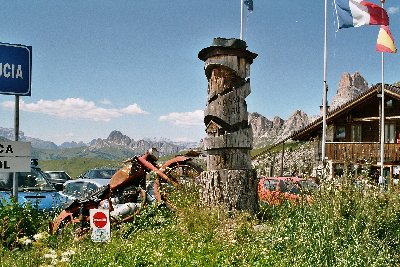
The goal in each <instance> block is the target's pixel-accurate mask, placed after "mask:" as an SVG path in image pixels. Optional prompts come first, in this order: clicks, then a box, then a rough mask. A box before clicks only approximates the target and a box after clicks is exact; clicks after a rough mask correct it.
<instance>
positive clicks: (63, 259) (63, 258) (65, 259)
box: [60, 257, 69, 262]
mask: <svg viewBox="0 0 400 267" xmlns="http://www.w3.org/2000/svg"><path fill="white" fill-rule="evenodd" d="M60 261H61V262H69V258H68V257H62V258H61V260H60Z"/></svg>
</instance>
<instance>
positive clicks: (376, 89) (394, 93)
mask: <svg viewBox="0 0 400 267" xmlns="http://www.w3.org/2000/svg"><path fill="white" fill-rule="evenodd" d="M381 90H382V84H381V83H378V84H375V85H373V86H371V88H370V89H369V90H367V91H365V92H364V93H362V94H360V95H359V96H357V97H356V98H353V99H351V100H349V101H347V102H346V103H344V104H343V105H341V106H338V107H337V108H335V109H333V110H331V111H329V112H328V113H327V114H326V121H327V122H329V121H332V120H333V119H335V118H337V117H338V116H340V115H342V114H343V113H346V112H347V111H349V110H351V109H353V108H354V107H356V106H358V105H360V104H362V103H363V102H364V101H365V100H366V99H369V98H371V97H376V95H377V94H378V93H380V92H381ZM385 95H390V96H391V97H394V98H397V99H400V87H399V86H394V85H390V84H385ZM322 120H323V117H322V116H321V117H319V118H318V119H316V120H315V121H313V122H311V123H310V124H308V125H307V126H305V127H303V128H301V129H299V130H297V131H295V132H294V133H292V134H291V135H290V136H288V137H287V138H285V139H284V140H282V141H280V142H279V143H282V142H285V141H287V140H289V139H293V140H299V139H301V137H304V136H306V135H307V134H308V133H310V132H311V131H314V130H316V129H318V128H321V129H322V122H323V121H322ZM279 143H278V144H279Z"/></svg>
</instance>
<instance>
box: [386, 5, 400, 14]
mask: <svg viewBox="0 0 400 267" xmlns="http://www.w3.org/2000/svg"><path fill="white" fill-rule="evenodd" d="M387 12H388V13H389V14H396V13H399V7H398V6H397V7H394V6H391V7H389V8H388V9H387Z"/></svg>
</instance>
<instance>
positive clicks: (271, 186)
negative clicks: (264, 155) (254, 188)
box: [264, 179, 278, 191]
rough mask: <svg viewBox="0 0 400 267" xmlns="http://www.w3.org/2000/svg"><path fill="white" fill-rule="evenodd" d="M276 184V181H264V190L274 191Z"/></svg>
mask: <svg viewBox="0 0 400 267" xmlns="http://www.w3.org/2000/svg"><path fill="white" fill-rule="evenodd" d="M277 184H278V180H268V179H267V180H265V181H264V188H265V189H266V190H270V191H274V190H275V189H276V185H277Z"/></svg>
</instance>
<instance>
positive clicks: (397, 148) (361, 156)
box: [325, 142, 400, 163]
mask: <svg viewBox="0 0 400 267" xmlns="http://www.w3.org/2000/svg"><path fill="white" fill-rule="evenodd" d="M325 151H326V157H328V159H329V160H333V161H357V160H367V161H369V162H371V163H376V162H380V161H381V154H380V153H381V152H380V151H381V145H380V143H378V142H373V143H361V142H354V143H353V142H346V143H344V142H327V143H326V144H325ZM384 161H385V162H393V161H400V144H389V143H387V144H384Z"/></svg>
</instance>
